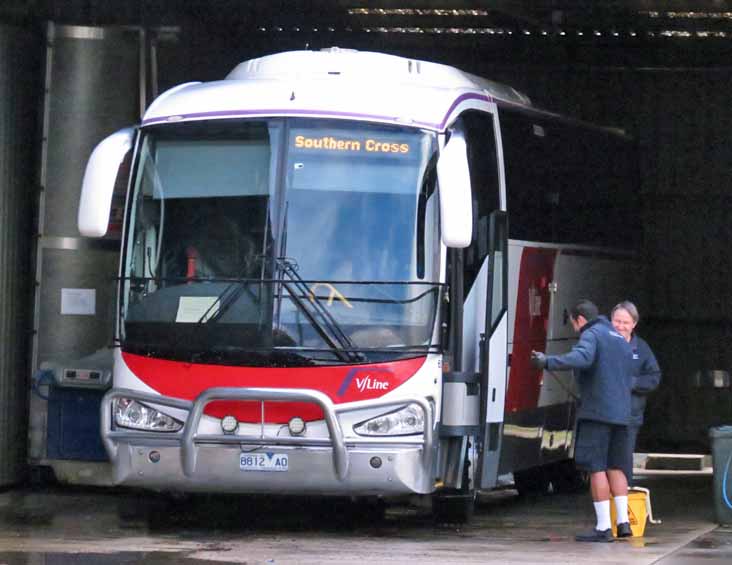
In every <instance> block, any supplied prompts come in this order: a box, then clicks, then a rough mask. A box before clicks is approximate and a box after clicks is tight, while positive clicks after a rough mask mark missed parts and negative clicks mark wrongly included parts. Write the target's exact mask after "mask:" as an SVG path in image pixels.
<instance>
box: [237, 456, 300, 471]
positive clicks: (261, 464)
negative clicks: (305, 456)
mask: <svg viewBox="0 0 732 565" xmlns="http://www.w3.org/2000/svg"><path fill="white" fill-rule="evenodd" d="M288 468H289V461H288V460H287V455H286V454H284V453H241V454H240V455H239V469H240V470H242V471H287V469H288Z"/></svg>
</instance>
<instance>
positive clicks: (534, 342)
mask: <svg viewBox="0 0 732 565" xmlns="http://www.w3.org/2000/svg"><path fill="white" fill-rule="evenodd" d="M556 255H557V250H556V249H547V248H538V247H526V248H524V250H523V252H522V254H521V265H520V267H519V282H518V293H517V296H516V315H515V321H514V331H513V349H512V351H511V371H510V373H509V379H508V390H507V391H506V411H507V412H517V411H519V410H527V409H531V408H536V407H537V406H538V403H539V391H540V388H541V373H542V372H541V371H540V370H538V369H534V368H533V367H532V366H531V364H530V357H531V350H532V349H534V350H536V351H545V350H546V339H547V332H548V329H549V328H548V325H549V304H550V298H551V297H550V294H549V283H551V282H552V280H553V278H554V262H555V259H556Z"/></svg>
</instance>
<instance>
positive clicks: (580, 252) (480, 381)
mask: <svg viewBox="0 0 732 565" xmlns="http://www.w3.org/2000/svg"><path fill="white" fill-rule="evenodd" d="M633 149H634V148H633V144H632V142H631V141H630V139H629V138H628V137H627V136H626V135H625V134H624V133H623V132H622V131H620V130H616V129H609V128H601V127H596V126H593V125H590V124H587V123H583V122H580V121H576V120H571V119H568V118H565V117H562V116H560V115H557V114H553V113H550V112H546V111H543V110H540V109H538V108H535V107H534V106H533V105H532V103H531V101H530V100H529V98H528V97H527V96H525V95H523V94H521V93H520V92H517V91H516V90H514V89H513V88H510V87H508V86H505V85H502V84H499V83H496V82H492V81H489V80H485V79H483V78H479V77H477V76H473V75H471V74H468V73H466V72H463V71H461V70H458V69H456V68H453V67H450V66H446V65H442V64H437V63H431V62H425V61H418V60H413V59H408V58H402V57H398V56H393V55H387V54H380V53H372V52H360V51H354V50H346V49H338V48H330V49H327V50H322V51H293V52H284V53H279V54H274V55H269V56H264V57H261V58H257V59H253V60H249V61H246V62H243V63H241V64H240V65H238V66H237V67H235V68H234V69H233V70H232V71H231V72H230V74H229V75H228V76H227V77H226V78H225V79H224V80H221V81H216V82H207V83H186V84H182V85H179V86H177V87H174V88H172V89H171V90H169V91H167V92H165V93H163V94H162V95H161V96H159V97H158V98H157V99H156V100H155V101H154V102H153V103H152V104H151V105H150V107H149V108H148V109H147V111H146V113H145V115H144V117H143V119H142V121H141V123H140V124H139V125H137V126H135V127H130V128H126V129H123V130H121V131H118V132H116V133H114V134H112V135H111V136H109V137H108V138H106V139H105V140H103V141H102V142H101V143H100V144H99V145H98V146H97V147H96V148H95V149H94V151H93V153H92V155H91V157H90V159H89V161H88V163H87V167H86V171H85V175H84V180H83V186H82V192H81V199H80V206H79V216H78V224H79V230H80V232H81V233H82V234H83V235H85V236H90V237H102V236H104V234H105V233H106V232H107V229H108V223H109V218H110V208H111V207H112V201H113V196H114V194H115V193H117V192H119V190H120V187H122V190H126V192H125V194H126V204H125V210H124V226H123V234H122V249H121V259H120V268H119V277H118V303H117V320H116V346H115V348H114V370H113V382H112V387H111V389H110V390H109V391H108V393H107V394H106V395H105V397H104V399H103V401H102V405H101V414H100V417H101V434H102V442H103V444H104V446H105V449H106V451H107V453H108V455H109V459H110V462H111V465H112V467H113V476H114V481H115V483H117V484H120V485H128V486H135V487H142V488H144V489H151V490H157V491H178V492H207V493H278V494H291V495H303V494H310V495H330V496H348V497H353V498H358V499H362V498H367V499H373V498H374V497H377V498H382V499H388V498H390V497H399V496H404V495H425V497H429V498H431V500H432V501H433V502H434V504H433V508H434V509H435V510H436V511H438V512H448V513H450V514H451V515H452V516H458V517H460V516H465V517H467V516H469V514H470V512H471V509H472V507H473V503H474V500H475V498H476V493H478V492H479V491H481V490H486V489H491V488H494V487H497V486H499V485H501V484H503V482H504V481H505V480H507V479H506V478H507V477H508V478H510V475H509V474H513V480H514V482H515V484H516V486H517V488H519V490H521V491H530V490H546V489H548V488H549V485H550V484H551V485H553V488H554V490H562V489H565V488H570V487H572V486H573V485H576V484H577V483H578V481H579V480H581V477H580V476H579V475H578V473H577V472H576V470H575V469H574V467H573V466H572V455H573V446H574V428H575V406H576V387H575V383H574V381H573V378H572V375H571V374H568V373H561V374H554V373H552V374H549V373H546V374H544V373H542V372H541V371H539V370H535V369H533V368H531V366H530V364H529V356H530V352H531V350H532V349H536V350H542V351H547V352H550V353H557V352H561V351H566V350H567V349H569V347H570V346H571V344H572V340H573V339H575V336H574V335H573V334H572V329H571V324H570V323H569V320H568V313H567V312H568V309H569V308H570V307H571V306H572V304H573V303H574V302H575V301H576V300H578V299H580V298H583V297H589V298H591V299H593V300H594V301H596V302H597V303H598V304H599V305H600V306H601V307H602V308H604V309H608V308H609V307H610V306H611V305H612V304H613V303H614V302H616V301H618V300H620V299H622V298H625V297H626V292H625V291H627V288H626V289H624V288H623V284H625V283H626V282H627V280H628V278H629V277H628V273H629V272H631V271H632V269H633V268H634V267H633V252H632V241H634V238H636V236H637V233H636V232H635V231H634V230H632V229H631V228H630V226H631V225H632V224H633V222H632V219H633V218H634V217H635V216H636V215H637V214H634V213H633V205H632V202H633V200H634V198H635V195H636V194H637V185H636V180H635V179H636V171H635V169H634V166H633V162H634V160H633V155H634V153H633ZM629 210H630V212H629ZM621 227H622V229H621ZM631 278H634V277H631ZM605 311H607V310H605Z"/></svg>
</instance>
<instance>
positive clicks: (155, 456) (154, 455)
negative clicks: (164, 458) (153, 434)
mask: <svg viewBox="0 0 732 565" xmlns="http://www.w3.org/2000/svg"><path fill="white" fill-rule="evenodd" d="M147 458H148V459H149V460H150V463H157V462H158V461H160V452H159V451H151V452H150V454H149V455H148V456H147Z"/></svg>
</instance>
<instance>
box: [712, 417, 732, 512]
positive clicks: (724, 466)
mask: <svg viewBox="0 0 732 565" xmlns="http://www.w3.org/2000/svg"><path fill="white" fill-rule="evenodd" d="M709 438H710V439H711V442H712V458H713V460H714V463H713V465H714V510H715V512H716V514H717V522H719V523H720V524H732V426H720V427H718V428H710V430H709Z"/></svg>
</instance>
